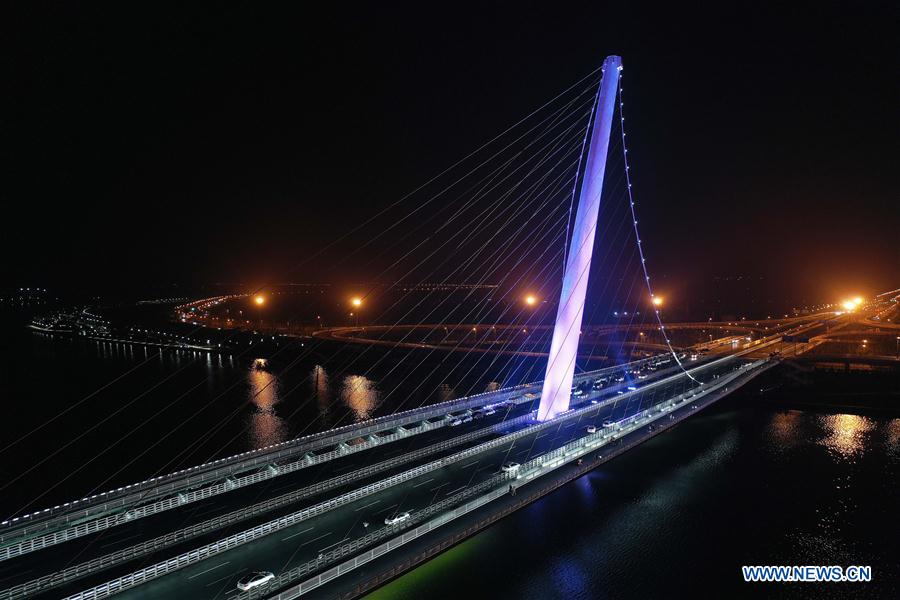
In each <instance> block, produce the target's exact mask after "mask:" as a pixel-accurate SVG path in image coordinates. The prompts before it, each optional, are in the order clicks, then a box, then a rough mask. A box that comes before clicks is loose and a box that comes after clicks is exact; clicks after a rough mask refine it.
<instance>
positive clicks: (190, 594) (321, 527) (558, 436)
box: [60, 361, 739, 598]
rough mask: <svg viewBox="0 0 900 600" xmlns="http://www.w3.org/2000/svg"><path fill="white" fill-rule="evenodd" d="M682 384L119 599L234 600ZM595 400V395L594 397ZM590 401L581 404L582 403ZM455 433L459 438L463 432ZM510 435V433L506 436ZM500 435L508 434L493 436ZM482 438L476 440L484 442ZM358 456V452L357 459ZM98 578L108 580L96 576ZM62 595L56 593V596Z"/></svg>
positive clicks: (631, 398)
mask: <svg viewBox="0 0 900 600" xmlns="http://www.w3.org/2000/svg"><path fill="white" fill-rule="evenodd" d="M736 364H739V363H738V361H731V362H727V364H725V365H722V366H720V367H716V368H711V369H709V370H708V373H707V374H706V376H707V377H712V376H713V375H715V374H720V373H724V372H726V371H727V370H728V369H730V368H732V367H733V366H734V365H736ZM685 381H686V378H685V377H684V376H680V377H678V376H676V377H674V378H672V379H670V380H669V381H667V382H666V383H663V384H661V385H658V386H655V387H653V388H652V389H650V390H649V391H646V392H638V393H635V394H631V395H628V396H627V397H623V400H622V401H621V402H619V401H616V402H613V403H611V405H610V406H598V407H597V408H596V410H595V411H591V414H590V415H588V416H581V417H579V418H577V419H571V420H569V421H566V422H560V423H559V424H558V425H555V426H553V427H551V428H550V429H549V430H548V429H544V430H542V431H539V432H534V433H529V434H528V435H526V436H524V437H521V438H520V439H518V440H515V441H513V442H511V443H507V444H503V445H502V446H500V447H496V448H492V449H489V450H486V451H484V452H481V453H479V454H478V455H477V456H473V457H471V458H469V459H467V460H461V461H458V462H455V463H453V464H449V465H446V466H443V467H441V468H439V469H437V470H434V471H431V472H429V473H426V474H423V475H421V476H420V477H416V478H414V479H412V480H410V481H407V482H405V483H403V484H402V485H395V486H392V487H389V488H387V489H385V490H382V491H379V492H376V493H374V494H372V495H369V496H366V497H364V498H360V499H359V500H356V501H353V502H350V503H348V504H345V505H343V506H340V507H338V508H335V509H333V510H330V511H327V512H325V513H322V514H320V515H317V516H314V517H312V518H309V519H307V520H304V521H302V522H300V523H298V524H296V525H293V526H291V527H288V528H285V529H283V530H280V531H277V532H275V533H273V534H270V535H268V536H266V537H263V538H260V539H257V540H255V541H253V542H250V543H247V544H245V545H243V546H238V547H237V548H234V549H232V550H228V551H226V552H223V553H221V554H218V555H216V556H214V557H212V558H210V559H208V560H206V561H203V562H201V563H198V564H196V565H193V566H191V567H187V568H185V569H182V570H180V571H176V572H174V573H172V574H170V575H167V576H164V577H162V578H160V579H158V580H155V581H152V582H150V583H148V584H145V585H143V586H140V587H138V588H135V589H134V590H132V591H131V592H126V594H125V595H126V597H127V596H128V595H129V594H131V596H133V597H135V598H137V597H151V596H152V597H166V598H169V597H171V598H206V597H210V598H228V597H231V596H233V595H234V594H235V593H236V591H237V590H236V588H235V581H236V580H237V579H238V578H240V577H241V576H242V575H243V574H245V573H246V572H248V571H250V570H256V569H265V570H271V571H273V572H282V571H284V570H287V569H290V568H293V567H295V566H298V565H300V564H303V563H306V562H308V561H310V560H314V559H315V558H316V557H317V556H318V555H319V554H320V553H321V552H323V551H327V550H328V549H329V547H331V546H334V545H335V544H338V543H342V542H344V543H346V542H347V541H349V540H352V539H355V538H357V537H359V536H361V535H363V534H364V533H365V532H366V531H367V528H366V527H364V526H363V523H364V522H368V523H370V527H380V526H383V522H384V517H385V515H388V514H394V513H396V512H398V511H410V510H412V509H416V508H423V507H425V506H428V505H430V504H431V503H433V502H438V501H441V500H443V499H445V498H448V497H452V496H453V495H454V494H457V493H459V492H460V491H461V490H464V489H466V488H467V487H470V486H473V485H477V484H478V483H480V482H482V481H484V480H485V479H487V478H489V477H491V476H493V475H495V474H496V473H497V472H498V469H499V466H500V465H501V464H502V463H503V462H505V461H507V460H513V461H515V462H520V463H521V462H525V461H526V460H528V459H529V458H532V457H534V456H537V455H540V454H543V453H545V452H547V451H549V450H552V449H553V448H556V447H559V446H561V445H563V444H565V443H567V442H569V441H571V440H573V439H575V438H578V437H582V436H584V435H586V431H585V428H586V427H587V425H590V424H594V425H596V426H598V427H599V426H600V425H601V423H602V421H603V420H605V419H608V418H613V419H615V420H618V419H621V418H624V417H626V416H629V415H631V414H634V413H636V412H639V411H640V410H641V409H642V408H645V407H646V406H648V405H651V404H655V403H658V402H660V401H662V400H664V399H667V398H669V397H671V396H673V395H676V394H677V393H680V392H681V391H683V389H684V386H685ZM598 395H599V394H598ZM591 399H596V398H595V397H593V396H588V397H587V398H585V402H586V403H587V402H589V400H591ZM474 423H477V424H478V427H479V428H480V427H482V426H483V425H486V423H484V421H481V422H478V421H475V422H474ZM468 425H471V424H468ZM454 429H458V430H459V431H458V432H454V433H463V431H465V430H463V429H459V428H454ZM511 430H513V428H510V431H511ZM501 433H508V432H499V433H498V434H497V435H500V434H501ZM487 439H492V438H484V439H482V440H479V441H480V442H484V441H486V440H487ZM364 454H365V453H364ZM102 575H103V576H102V577H99V579H105V578H106V577H108V576H109V575H110V573H104V574H102ZM96 579H98V577H94V578H92V581H88V580H85V581H83V582H79V584H78V585H75V586H70V587H72V588H73V589H72V590H70V589H65V591H66V592H69V591H74V589H78V588H81V589H83V588H84V587H85V586H86V584H88V583H94V581H93V580H96ZM60 591H62V590H60Z"/></svg>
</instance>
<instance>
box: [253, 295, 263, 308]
mask: <svg viewBox="0 0 900 600" xmlns="http://www.w3.org/2000/svg"><path fill="white" fill-rule="evenodd" d="M253 301H254V302H256V303H257V304H259V305H260V306H262V305H263V304H264V303H265V301H266V299H265V297H264V296H259V295H258V296H256V297H255V298H253Z"/></svg>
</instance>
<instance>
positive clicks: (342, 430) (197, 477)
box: [0, 356, 659, 560]
mask: <svg viewBox="0 0 900 600" xmlns="http://www.w3.org/2000/svg"><path fill="white" fill-rule="evenodd" d="M658 359H659V356H653V357H649V358H645V359H641V360H638V361H632V362H630V363H625V364H622V365H616V366H613V367H605V368H603V369H598V370H595V371H591V372H587V373H583V374H581V375H577V376H576V377H575V379H574V381H576V382H584V381H586V380H589V379H591V378H594V377H598V376H601V375H603V374H605V373H611V372H614V371H617V370H622V369H634V368H637V367H639V366H641V365H643V364H646V363H649V362H652V361H654V360H658ZM539 385H540V384H538V383H528V384H521V385H518V386H513V387H509V388H502V389H499V390H493V391H489V392H483V393H481V394H475V395H472V396H466V397H465V398H461V399H455V400H448V401H446V402H442V403H439V404H432V405H428V406H423V407H419V408H415V409H411V410H408V411H404V412H401V413H396V414H393V415H385V416H383V417H377V418H375V419H371V420H368V421H364V422H362V423H358V424H353V425H346V426H343V427H338V428H335V429H330V430H327V431H324V432H319V433H314V434H310V435H308V436H304V437H301V438H296V439H294V440H288V441H285V442H281V443H279V444H273V445H270V446H266V447H263V448H260V449H257V450H251V451H247V452H243V453H240V454H236V455H233V456H229V457H225V458H221V459H217V460H215V461H211V462H209V463H204V464H202V465H197V466H195V467H190V468H188V469H183V470H180V471H176V472H174V473H170V474H168V475H162V476H159V477H153V478H150V479H147V480H144V481H142V482H139V483H135V484H130V485H126V486H123V487H119V488H116V489H115V490H110V491H107V492H102V493H100V494H95V495H93V496H89V497H86V498H83V499H81V500H75V501H72V502H66V503H64V504H61V505H57V506H54V507H53V508H48V509H44V510H42V511H38V512H35V513H30V514H28V515H23V516H21V517H15V518H13V519H10V520H8V521H4V522H2V523H0V544H4V543H6V542H9V541H10V540H13V539H19V538H22V537H25V536H32V535H34V534H36V533H40V532H41V531H46V530H47V529H50V528H52V527H54V526H60V525H63V526H65V525H69V524H73V523H74V524H82V522H83V521H85V520H86V519H89V518H92V517H94V516H95V515H98V514H104V513H108V512H114V511H121V510H122V509H125V508H128V507H130V506H133V505H134V504H136V503H140V502H146V501H150V500H153V498H155V497H158V496H160V495H171V494H175V493H177V492H178V491H180V490H183V489H185V488H193V487H198V486H200V485H203V484H206V483H209V482H211V481H216V480H220V479H226V478H228V477H231V476H232V475H234V474H236V473H240V472H242V471H248V470H251V469H254V468H261V467H267V466H269V465H271V464H272V463H273V462H276V461H278V460H282V459H284V458H286V457H292V456H295V455H296V454H298V453H307V452H313V451H315V450H319V449H321V448H323V447H327V446H329V445H336V444H339V443H340V442H344V441H348V440H352V439H355V438H357V437H362V436H366V435H368V434H371V433H377V432H380V431H385V430H387V429H390V428H392V427H397V426H403V425H404V424H408V423H410V422H414V421H418V420H421V419H429V418H433V417H435V416H439V415H441V414H446V413H449V412H454V411H458V410H464V409H469V408H473V407H477V406H479V405H482V404H484V403H486V402H503V401H507V400H510V399H512V398H514V397H520V396H521V395H522V394H525V393H528V392H539V391H540V389H539ZM520 401H522V402H524V401H525V400H524V399H521V398H520ZM385 437H387V436H385ZM385 441H387V440H385ZM263 473H265V471H264V472H263ZM248 477H249V478H246V479H243V481H247V484H250V483H254V482H255V480H252V478H254V477H256V478H257V479H258V480H260V481H261V480H263V479H266V478H267V476H266V475H265V474H263V475H260V474H254V475H251V476H248ZM229 485H231V484H229ZM229 489H230V488H229ZM220 492H221V490H219V491H218V492H216V493H220ZM183 503H184V502H183V501H181V502H178V501H175V500H174V499H173V500H172V501H171V502H168V503H164V504H160V505H159V506H160V507H166V508H164V510H165V509H167V508H172V507H174V506H179V505H181V504H183ZM157 512H158V511H157ZM129 518H131V517H129ZM32 522H34V523H33V524H31V523H32ZM120 522H121V521H119V520H117V519H116V518H115V517H113V518H112V519H111V520H110V521H109V522H104V523H105V524H103V525H102V526H101V527H100V528H101V529H102V528H105V527H109V526H112V525H114V524H116V523H120ZM4 529H5V531H4ZM96 530H98V529H96V528H95V529H89V528H83V529H79V530H78V532H80V533H77V534H71V533H70V534H63V535H61V536H57V537H52V536H48V537H47V539H46V540H45V541H44V542H35V543H34V545H32V546H27V545H25V546H23V548H24V551H18V552H17V551H13V552H15V553H8V556H15V555H17V554H21V553H23V552H29V551H32V550H34V549H40V548H43V547H46V546H49V545H53V544H56V543H60V542H62V541H67V540H69V539H74V538H76V537H81V536H83V535H86V534H87V533H91V532H92V531H96ZM2 556H3V555H2V553H0V560H4V559H3V557H2Z"/></svg>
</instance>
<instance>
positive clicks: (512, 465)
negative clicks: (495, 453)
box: [500, 462, 522, 473]
mask: <svg viewBox="0 0 900 600" xmlns="http://www.w3.org/2000/svg"><path fill="white" fill-rule="evenodd" d="M521 466H522V465H520V464H519V463H516V462H505V463H503V465H502V466H501V467H500V470H501V471H503V472H504V473H515V472H516V471H518V470H519V467H521Z"/></svg>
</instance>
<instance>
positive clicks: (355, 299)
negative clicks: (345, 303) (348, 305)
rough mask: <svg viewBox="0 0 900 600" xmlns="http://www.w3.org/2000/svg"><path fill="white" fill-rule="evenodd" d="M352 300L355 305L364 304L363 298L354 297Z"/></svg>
mask: <svg viewBox="0 0 900 600" xmlns="http://www.w3.org/2000/svg"><path fill="white" fill-rule="evenodd" d="M350 302H352V303H353V306H362V298H354V299H353V300H351V301H350Z"/></svg>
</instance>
